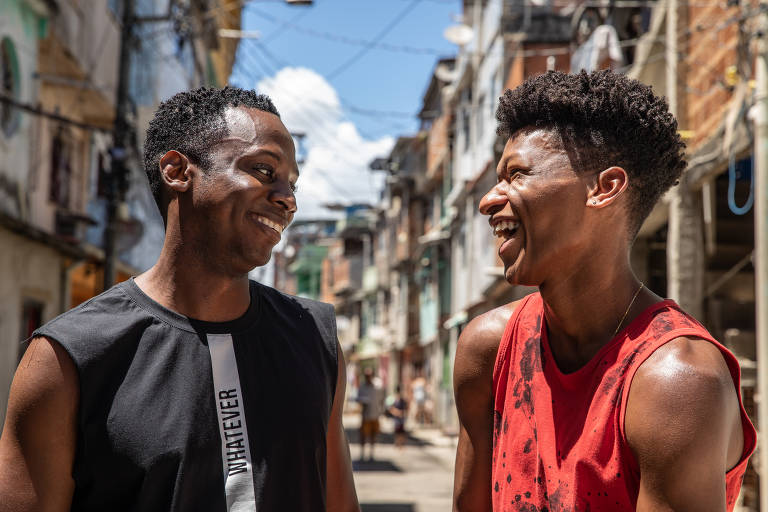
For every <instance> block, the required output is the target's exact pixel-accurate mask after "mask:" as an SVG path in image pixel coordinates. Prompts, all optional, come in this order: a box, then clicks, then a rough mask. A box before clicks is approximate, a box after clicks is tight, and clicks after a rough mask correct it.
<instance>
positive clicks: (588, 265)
mask: <svg viewBox="0 0 768 512" xmlns="http://www.w3.org/2000/svg"><path fill="white" fill-rule="evenodd" d="M573 268H575V269H577V270H575V271H573V272H571V273H566V274H565V275H561V276H558V278H559V279H552V280H550V281H548V282H545V283H542V285H541V286H540V287H539V290H540V292H541V296H542V299H543V301H544V315H545V318H546V325H547V331H548V337H549V343H550V347H551V348H552V352H553V354H554V355H555V358H556V359H557V362H558V366H559V367H560V368H561V369H562V370H564V371H569V370H571V371H572V370H575V369H578V368H580V367H581V366H583V365H584V364H586V363H587V362H588V361H589V360H590V359H591V358H592V356H594V355H595V353H597V351H598V350H600V348H601V347H603V346H604V345H605V344H606V343H608V342H609V341H610V340H611V339H612V338H613V336H614V333H615V332H616V329H617V327H618V328H623V327H625V326H627V325H629V324H630V323H631V322H632V320H633V319H634V317H635V316H637V315H638V314H639V313H640V312H641V311H642V310H643V309H645V308H646V307H647V306H649V305H650V304H653V303H654V302H656V301H657V300H658V297H656V296H655V295H654V294H652V293H650V292H648V291H647V290H645V289H643V290H641V291H640V293H639V294H637V296H635V294H636V293H637V291H638V289H639V288H640V281H639V280H638V279H637V278H636V277H635V275H634V273H633V272H632V269H631V267H630V264H629V259H628V258H627V257H626V256H623V257H621V258H617V259H616V260H615V261H612V262H610V263H609V262H606V261H605V260H603V259H600V258H591V259H587V260H586V261H582V262H580V264H579V265H578V266H575V267H573ZM633 299H634V300H633Z"/></svg>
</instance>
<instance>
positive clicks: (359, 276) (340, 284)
mask: <svg viewBox="0 0 768 512" xmlns="http://www.w3.org/2000/svg"><path fill="white" fill-rule="evenodd" d="M362 286H363V258H362V256H353V257H349V258H342V259H340V260H339V261H337V262H336V263H335V264H334V265H333V293H334V294H335V295H336V296H344V295H350V294H352V293H354V292H355V291H357V290H359V289H361V288H362Z"/></svg>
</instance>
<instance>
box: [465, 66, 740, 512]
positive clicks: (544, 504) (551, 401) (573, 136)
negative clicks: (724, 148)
mask: <svg viewBox="0 0 768 512" xmlns="http://www.w3.org/2000/svg"><path fill="white" fill-rule="evenodd" d="M497 118H498V120H499V134H501V135H504V136H506V137H507V143H506V146H505V148H504V152H503V154H502V157H501V161H500V162H499V164H498V167H497V174H498V183H497V184H496V185H495V186H494V187H493V188H492V189H491V190H490V191H489V192H488V193H487V194H486V195H485V197H483V199H482V201H481V202H480V211H481V212H482V213H483V214H485V215H488V216H489V222H490V225H491V229H493V230H494V233H495V234H496V235H497V236H499V237H501V238H502V239H503V240H502V244H501V246H500V248H499V256H500V257H501V259H502V261H503V262H504V269H505V270H504V272H505V277H506V279H507V281H508V282H509V283H510V284H513V285H529V286H537V287H538V289H539V292H538V293H536V294H533V295H529V296H528V297H526V298H524V299H522V300H520V301H516V302H513V303H511V304H507V305H506V306H502V307H500V308H497V309H495V310H492V311H489V312H488V313H485V314H483V315H481V316H479V317H477V318H475V319H474V320H472V321H471V322H470V323H469V325H468V326H467V327H466V329H465V330H464V331H463V333H462V334H461V337H460V339H459V344H458V349H457V353H456V365H455V369H454V386H455V395H456V404H457V407H458V413H459V419H460V422H461V432H460V437H459V447H458V453H457V458H456V475H455V484H454V510H455V511H467V512H468V511H471V512H478V511H488V510H494V511H497V512H498V511H535V512H545V511H548V512H566V511H568V512H577V511H584V512H586V511H592V512H595V511H598V510H606V511H620V510H638V511H676V512H680V511H696V512H705V511H713V512H715V511H717V512H722V511H724V510H732V509H733V507H734V505H735V501H736V498H737V496H738V491H739V488H740V485H741V479H742V477H743V474H744V470H745V468H746V464H747V459H748V457H749V455H750V454H751V453H752V451H753V450H754V447H755V431H754V428H753V427H752V424H751V423H750V422H749V419H748V418H747V416H746V414H745V412H744V409H743V407H742V404H741V399H740V393H739V385H740V384H739V368H738V364H737V363H736V360H735V358H734V357H733V355H732V354H730V353H729V352H728V351H727V350H726V349H725V348H724V347H722V346H721V345H720V344H718V343H717V342H716V341H715V340H714V339H713V338H712V337H711V335H710V334H709V333H708V332H707V331H706V329H704V328H703V327H702V326H701V325H700V324H699V323H698V322H697V321H696V320H695V319H693V318H692V317H690V316H688V315H686V314H685V313H684V312H683V311H681V310H680V309H679V307H678V306H677V305H676V304H675V303H674V302H673V301H670V300H663V299H662V298H661V297H659V296H657V295H656V294H654V293H653V292H652V291H651V290H649V289H648V288H646V287H644V286H643V285H642V284H641V283H640V281H639V280H638V279H637V278H636V277H635V275H634V273H633V272H632V268H631V266H630V262H629V251H630V247H631V245H632V242H633V240H634V238H635V236H636V234H637V232H638V230H639V228H640V225H641V224H642V222H643V220H644V219H645V217H646V216H647V215H648V214H649V212H650V211H651V209H652V208H653V206H654V204H655V203H656V201H657V200H658V199H659V197H660V196H661V195H662V194H663V193H664V192H665V191H666V190H668V189H669V188H670V187H671V186H672V185H673V184H675V182H676V181H677V179H678V178H679V177H680V175H681V173H682V171H683V169H684V168H685V165H686V164H685V159H684V148H685V146H684V144H683V142H682V140H681V139H680V137H679V135H678V134H677V122H676V121H675V119H674V117H673V116H672V115H671V114H670V113H669V111H668V108H667V104H666V102H665V101H664V100H663V99H662V98H659V97H657V96H654V94H653V93H652V91H651V89H650V88H649V87H647V86H644V85H642V84H640V83H639V82H637V81H634V80H630V79H629V78H627V77H625V76H622V75H618V74H614V73H611V72H607V71H601V72H594V73H589V74H587V73H584V72H582V73H581V74H577V75H567V74H563V73H558V72H549V73H547V74H545V75H541V76H538V77H535V78H532V79H529V80H528V81H526V82H525V83H524V84H522V85H521V86H520V87H518V88H517V89H515V90H514V91H507V92H506V93H505V94H504V96H503V97H502V98H501V103H500V106H499V109H498V112H497Z"/></svg>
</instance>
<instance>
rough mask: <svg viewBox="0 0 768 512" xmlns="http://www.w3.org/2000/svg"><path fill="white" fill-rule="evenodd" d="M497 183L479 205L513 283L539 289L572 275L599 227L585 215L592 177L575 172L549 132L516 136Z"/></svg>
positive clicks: (506, 151) (506, 149)
mask: <svg viewBox="0 0 768 512" xmlns="http://www.w3.org/2000/svg"><path fill="white" fill-rule="evenodd" d="M496 173H497V178H498V180H497V184H496V185H495V186H494V187H493V188H492V189H491V190H490V191H488V193H487V194H486V195H485V196H484V197H483V199H482V200H481V201H480V212H481V213H482V214H484V215H488V216H489V217H490V218H489V223H490V224H491V229H493V230H494V234H495V235H496V236H498V237H500V238H502V243H501V246H500V247H499V257H500V258H501V260H502V262H503V263H504V275H505V277H506V279H507V281H508V282H509V283H511V284H521V285H529V286H540V285H541V284H542V283H544V282H545V281H547V280H548V279H549V278H550V277H551V276H554V275H558V274H561V275H562V273H564V272H565V273H567V272H573V271H575V269H576V268H577V265H578V260H579V255H581V254H584V251H585V249H587V250H588V249H589V247H590V244H591V243H592V238H593V237H594V236H595V233H593V230H594V229H595V228H596V226H593V225H592V222H591V221H590V219H589V216H588V215H587V208H588V206H587V195H588V190H589V183H590V177H589V176H583V175H580V174H577V173H576V171H574V170H573V168H572V166H571V163H570V160H569V158H568V154H567V153H566V152H565V151H564V149H563V148H562V145H561V143H560V139H559V137H557V136H556V135H554V134H552V133H551V132H550V131H548V130H545V129H528V130H521V131H519V132H517V133H515V134H513V135H512V137H510V138H509V140H508V141H507V144H506V145H505V147H504V152H503V154H502V156H501V160H500V162H499V165H498V167H497V170H496Z"/></svg>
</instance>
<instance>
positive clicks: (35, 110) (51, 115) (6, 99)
mask: <svg viewBox="0 0 768 512" xmlns="http://www.w3.org/2000/svg"><path fill="white" fill-rule="evenodd" d="M0 103H5V104H6V105H11V106H12V107H15V108H18V109H19V110H23V111H25V112H29V113H30V114H34V115H36V116H39V117H46V118H48V119H53V120H54V121H58V122H60V123H64V124H68V125H70V126H76V127H77V128H82V129H84V130H94V131H99V132H104V133H112V129H111V128H105V127H104V126H99V125H96V124H90V123H84V122H82V121H78V120H76V119H72V118H70V117H67V116H62V115H61V114H58V113H56V112H49V111H47V110H43V109H42V108H40V107H36V106H34V105H30V104H28V103H23V102H21V101H18V100H16V99H15V98H13V97H11V96H7V95H5V94H0Z"/></svg>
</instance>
